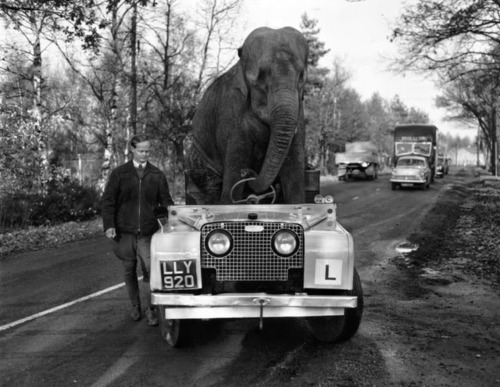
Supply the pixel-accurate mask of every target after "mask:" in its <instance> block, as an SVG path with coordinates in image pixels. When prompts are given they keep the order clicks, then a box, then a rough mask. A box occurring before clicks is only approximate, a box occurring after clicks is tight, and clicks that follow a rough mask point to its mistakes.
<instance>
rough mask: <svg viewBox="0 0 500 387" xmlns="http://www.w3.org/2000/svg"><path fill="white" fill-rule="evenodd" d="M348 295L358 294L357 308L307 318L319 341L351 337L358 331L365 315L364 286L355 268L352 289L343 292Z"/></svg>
mask: <svg viewBox="0 0 500 387" xmlns="http://www.w3.org/2000/svg"><path fill="white" fill-rule="evenodd" d="M342 295H347V296H357V297H358V305H357V306H356V308H346V309H345V310H344V315H343V316H330V317H309V318H307V319H306V322H307V325H308V327H309V330H310V331H311V333H312V335H313V336H314V337H315V338H316V339H317V340H319V341H325V342H328V343H333V342H336V341H337V342H338V341H344V340H348V339H350V338H351V337H352V336H354V334H355V333H356V332H357V331H358V328H359V324H360V323H361V317H362V316H363V304H364V301H363V288H362V286H361V279H360V278H359V274H358V272H357V270H356V269H354V277H353V287H352V290H347V291H345V292H343V293H342Z"/></svg>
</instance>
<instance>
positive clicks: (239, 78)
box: [234, 61, 248, 97]
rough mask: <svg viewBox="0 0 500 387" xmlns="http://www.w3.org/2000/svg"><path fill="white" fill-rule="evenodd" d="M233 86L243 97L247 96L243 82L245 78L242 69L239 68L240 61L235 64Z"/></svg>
mask: <svg viewBox="0 0 500 387" xmlns="http://www.w3.org/2000/svg"><path fill="white" fill-rule="evenodd" d="M234 77H235V79H234V84H235V86H236V88H237V89H238V90H239V91H241V94H243V95H244V96H245V97H246V96H247V95H248V87H247V84H246V82H245V76H244V74H243V68H242V66H241V61H239V62H238V63H237V64H236V74H235V76H234Z"/></svg>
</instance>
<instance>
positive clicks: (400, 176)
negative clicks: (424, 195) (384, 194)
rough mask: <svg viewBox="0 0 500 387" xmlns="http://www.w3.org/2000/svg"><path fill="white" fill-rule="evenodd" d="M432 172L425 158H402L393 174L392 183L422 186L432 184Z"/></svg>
mask: <svg viewBox="0 0 500 387" xmlns="http://www.w3.org/2000/svg"><path fill="white" fill-rule="evenodd" d="M430 176H431V170H430V168H429V164H428V163H427V158H425V157H423V156H401V157H400V158H399V159H398V162H397V164H396V167H395V168H394V169H393V171H392V174H391V179H390V181H391V183H392V184H399V185H402V186H405V185H422V184H426V185H427V184H429V183H430Z"/></svg>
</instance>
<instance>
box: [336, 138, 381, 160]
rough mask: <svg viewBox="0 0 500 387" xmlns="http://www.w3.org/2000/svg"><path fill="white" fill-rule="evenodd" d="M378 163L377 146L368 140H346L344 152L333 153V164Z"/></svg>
mask: <svg viewBox="0 0 500 387" xmlns="http://www.w3.org/2000/svg"><path fill="white" fill-rule="evenodd" d="M363 162H368V163H374V164H378V148H377V146H376V145H375V144H373V143H371V142H370V141H355V142H346V144H345V152H340V153H336V154H335V164H350V163H353V164H361V163H363Z"/></svg>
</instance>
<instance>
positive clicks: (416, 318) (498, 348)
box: [392, 171, 500, 386]
mask: <svg viewBox="0 0 500 387" xmlns="http://www.w3.org/2000/svg"><path fill="white" fill-rule="evenodd" d="M460 174H462V175H463V177H465V178H466V179H465V180H464V182H462V183H453V184H450V185H448V186H447V187H446V190H445V191H444V192H443V193H442V194H441V196H440V197H439V198H438V200H437V202H436V204H435V206H434V207H433V208H432V210H431V211H430V212H429V213H428V214H427V215H426V217H425V220H424V222H423V223H422V226H421V227H420V229H419V231H418V233H415V234H413V235H411V236H410V242H412V243H415V244H416V245H418V246H419V248H418V250H416V251H414V252H412V253H410V254H408V255H406V256H405V255H400V256H397V257H395V258H394V259H393V263H394V264H395V267H396V268H397V269H398V271H399V273H400V275H401V276H400V277H399V278H401V279H402V281H401V283H400V284H399V286H398V287H399V288H400V289H401V290H402V291H403V292H404V294H402V295H401V297H402V299H403V300H405V301H406V302H403V303H401V302H400V303H399V305H398V306H401V305H402V304H405V306H406V307H405V308H403V310H401V311H399V312H398V311H395V312H394V317H396V319H395V322H397V324H392V325H393V326H394V328H395V329H396V332H397V335H400V336H401V337H400V338H401V339H402V340H401V342H400V343H402V344H405V341H406V345H407V347H406V348H404V347H402V348H400V350H401V352H402V353H405V354H406V355H407V356H406V358H405V357H402V359H399V360H400V361H403V362H406V363H408V364H411V366H409V367H401V369H402V370H405V371H408V370H411V371H412V372H413V373H414V374H413V376H411V377H410V378H409V379H408V374H407V375H399V381H401V382H402V384H404V385H409V382H410V383H411V385H414V384H416V385H440V386H441V385H444V386H453V385H460V386H494V385H500V371H499V368H498V359H500V313H499V308H498V307H499V305H500V186H499V185H486V186H483V184H482V183H481V182H480V181H479V180H478V179H474V178H468V176H467V172H465V171H461V172H458V175H460ZM396 278H397V277H396ZM395 281H396V282H397V280H395ZM395 284H396V283H395ZM393 287H394V286H393ZM396 353H397V352H396ZM410 374H411V373H410ZM396 380H398V379H396Z"/></svg>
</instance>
